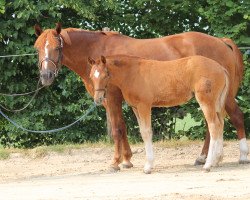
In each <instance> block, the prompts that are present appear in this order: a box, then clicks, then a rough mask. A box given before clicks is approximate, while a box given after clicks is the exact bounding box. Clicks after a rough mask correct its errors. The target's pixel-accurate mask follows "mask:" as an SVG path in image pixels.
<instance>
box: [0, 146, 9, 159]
mask: <svg viewBox="0 0 250 200" xmlns="http://www.w3.org/2000/svg"><path fill="white" fill-rule="evenodd" d="M9 157H10V151H8V150H7V149H2V148H1V149H0V160H6V159H8V158H9Z"/></svg>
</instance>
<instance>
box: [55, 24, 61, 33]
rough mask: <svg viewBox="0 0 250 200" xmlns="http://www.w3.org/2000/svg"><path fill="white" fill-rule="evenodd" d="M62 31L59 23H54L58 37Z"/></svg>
mask: <svg viewBox="0 0 250 200" xmlns="http://www.w3.org/2000/svg"><path fill="white" fill-rule="evenodd" d="M61 30H62V25H61V23H60V22H58V23H56V32H57V34H58V35H59V34H60V33H61Z"/></svg>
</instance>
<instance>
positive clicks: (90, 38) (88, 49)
mask: <svg viewBox="0 0 250 200" xmlns="http://www.w3.org/2000/svg"><path fill="white" fill-rule="evenodd" d="M68 35H69V38H70V42H71V44H67V43H65V44H64V47H63V62H62V64H63V65H65V66H67V67H68V68H69V69H71V70H72V71H74V72H75V73H77V74H78V75H79V76H80V77H81V78H82V79H83V80H84V81H89V73H90V67H89V65H88V63H87V60H88V57H89V56H91V57H96V55H98V52H99V51H100V50H101V48H100V47H101V46H102V42H101V40H102V34H101V33H98V32H94V31H93V32H92V31H81V30H75V31H71V32H68ZM95 44H98V45H95ZM99 44H100V45H99Z"/></svg>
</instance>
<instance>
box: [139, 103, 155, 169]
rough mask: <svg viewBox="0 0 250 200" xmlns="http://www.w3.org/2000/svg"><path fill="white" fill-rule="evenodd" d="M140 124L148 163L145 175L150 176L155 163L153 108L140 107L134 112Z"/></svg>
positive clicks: (145, 167) (145, 166)
mask: <svg viewBox="0 0 250 200" xmlns="http://www.w3.org/2000/svg"><path fill="white" fill-rule="evenodd" d="M134 112H135V114H136V116H137V120H138V124H139V126H140V132H141V136H142V139H143V141H144V144H145V150H146V157H147V161H146V163H145V165H144V173H145V174H150V173H151V170H152V168H153V162H154V153H153V144H152V135H153V132H152V127H151V107H149V106H144V105H143V106H138V107H137V109H136V110H134Z"/></svg>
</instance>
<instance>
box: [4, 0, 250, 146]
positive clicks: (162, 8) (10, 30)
mask: <svg viewBox="0 0 250 200" xmlns="http://www.w3.org/2000/svg"><path fill="white" fill-rule="evenodd" d="M56 22H61V23H62V25H63V27H64V28H67V27H76V28H82V29H89V30H101V29H102V28H103V27H109V28H110V29H111V30H115V31H119V32H121V33H122V34H125V35H129V36H132V37H136V38H150V37H160V36H165V35H171V34H176V33H181V32H185V31H200V32H204V33H208V34H211V35H214V36H218V37H229V38H232V39H233V40H234V41H235V42H236V43H237V45H238V46H241V47H247V46H250V5H249V0H234V1H233V0H190V1H186V0H184V1H182V0H90V1H89V0H53V1H40V0H12V1H8V0H0V55H8V54H22V53H33V52H35V50H34V48H33V44H34V42H35V40H36V36H35V34H34V30H33V26H34V25H35V24H36V23H38V24H40V25H41V26H42V27H43V28H45V29H46V28H54V24H55V23H56ZM243 53H244V51H243ZM247 57H248V58H247ZM248 59H249V56H247V54H246V53H245V54H244V63H245V67H246V69H245V75H244V80H243V83H242V87H241V88H240V90H239V94H238V96H237V100H238V102H239V105H240V107H241V109H242V111H243V112H244V116H245V126H246V131H247V133H249V132H250V87H249V85H250V66H249V60H248ZM38 75H39V74H38V68H37V57H36V56H29V57H11V58H0V92H2V93H22V92H27V91H31V90H33V89H35V88H36V83H37V81H38ZM30 98H31V97H3V96H0V103H1V104H3V105H5V106H6V107H9V108H11V109H16V108H20V107H22V106H23V105H25V103H27V102H28V101H29V99H30ZM90 104H92V99H91V98H90V96H89V95H88V94H87V93H86V91H85V88H84V86H83V84H82V82H81V80H80V78H79V77H78V76H76V75H75V74H74V73H73V72H71V71H69V70H68V69H67V68H66V67H64V68H63V70H62V72H61V73H60V75H59V77H58V78H57V80H56V81H55V82H54V84H53V85H52V86H50V87H48V88H45V89H43V90H42V91H41V92H40V93H39V94H38V96H37V97H36V99H35V101H33V102H32V104H31V106H29V107H28V109H26V110H24V111H22V112H20V113H14V114H13V113H10V112H7V114H8V115H9V116H10V117H11V118H12V119H14V120H15V121H17V122H18V123H19V124H22V125H23V126H24V127H26V128H29V129H37V130H38V129H39V130H44V129H52V128H57V127H61V126H63V125H66V124H69V123H71V122H73V121H74V120H75V119H76V118H78V117H79V116H81V115H82V114H83V113H84V111H85V110H86V109H88V107H89V105H90ZM197 108H198V107H197V104H196V103H195V101H192V102H191V103H189V104H188V105H185V106H182V107H180V108H171V109H166V108H163V109H153V128H154V133H155V136H154V139H155V140H162V139H169V138H176V139H179V138H181V137H183V136H186V137H188V138H190V139H203V138H204V127H203V126H195V127H192V128H190V129H189V130H187V131H178V132H176V131H175V122H176V119H177V118H183V117H184V116H185V115H186V114H187V113H191V116H192V118H194V119H195V120H196V121H200V120H202V114H201V113H200V112H199V111H198V110H197ZM124 114H125V117H126V122H127V128H128V132H129V138H130V140H131V141H135V142H136V141H139V140H140V136H139V133H138V125H137V123H136V119H135V117H134V115H133V113H132V112H131V109H130V108H129V107H128V106H127V105H126V104H124ZM106 132H107V131H106V117H105V110H104V108H98V109H96V110H95V111H94V112H93V113H91V114H90V115H89V116H88V117H87V119H86V120H85V121H84V122H80V123H78V124H77V125H75V126H74V127H72V128H70V129H68V130H66V131H63V132H58V133H53V134H31V133H28V132H24V131H21V130H19V129H17V128H15V127H14V126H13V125H11V124H10V123H9V122H7V121H6V120H5V119H4V118H3V117H0V144H1V145H3V146H15V147H34V146H37V145H44V144H46V145H48V144H58V143H82V142H85V141H98V140H105V139H107V138H108V137H107V133H106ZM175 132H176V133H175ZM225 138H227V139H232V138H236V134H235V129H234V128H233V127H232V126H231V124H230V123H229V122H228V121H227V122H226V127H225Z"/></svg>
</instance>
